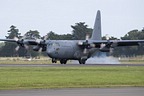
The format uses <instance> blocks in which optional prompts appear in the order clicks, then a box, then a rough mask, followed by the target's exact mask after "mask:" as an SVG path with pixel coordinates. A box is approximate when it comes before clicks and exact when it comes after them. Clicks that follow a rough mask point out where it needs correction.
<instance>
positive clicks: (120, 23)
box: [0, 0, 144, 38]
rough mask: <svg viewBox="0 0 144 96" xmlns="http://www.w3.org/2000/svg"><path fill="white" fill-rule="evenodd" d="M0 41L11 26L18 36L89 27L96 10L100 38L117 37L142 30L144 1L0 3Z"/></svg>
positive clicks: (8, 0) (19, 0) (29, 0)
mask: <svg viewBox="0 0 144 96" xmlns="http://www.w3.org/2000/svg"><path fill="white" fill-rule="evenodd" d="M0 2H1V3H0V13H1V14H0V38H5V36H6V35H7V31H8V30H9V27H10V26H11V25H15V26H16V27H17V28H18V29H19V31H20V33H22V35H23V34H24V33H26V32H27V31H29V30H38V31H39V32H40V35H46V33H48V32H49V31H54V32H55V33H57V34H67V33H71V31H72V28H71V27H70V26H71V25H75V23H78V22H86V24H87V25H88V26H89V27H90V28H93V24H94V20H95V16H96V12H97V10H101V16H102V35H106V34H109V36H114V37H118V38H119V37H121V36H124V35H125V34H126V33H127V32H129V31H131V30H133V29H138V30H141V29H142V28H143V27H144V0H0Z"/></svg>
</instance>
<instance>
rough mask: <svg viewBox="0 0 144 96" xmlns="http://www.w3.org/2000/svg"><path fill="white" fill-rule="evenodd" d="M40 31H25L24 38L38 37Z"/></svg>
mask: <svg viewBox="0 0 144 96" xmlns="http://www.w3.org/2000/svg"><path fill="white" fill-rule="evenodd" d="M40 38H41V36H40V33H39V32H38V31H37V30H34V31H32V30H29V31H28V32H26V34H25V39H40Z"/></svg>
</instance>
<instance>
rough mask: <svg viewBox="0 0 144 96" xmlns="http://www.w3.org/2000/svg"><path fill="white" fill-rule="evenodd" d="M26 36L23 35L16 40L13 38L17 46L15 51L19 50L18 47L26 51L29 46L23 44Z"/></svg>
mask: <svg viewBox="0 0 144 96" xmlns="http://www.w3.org/2000/svg"><path fill="white" fill-rule="evenodd" d="M25 38H26V36H25V35H24V36H23V37H22V38H21V39H18V38H17V37H14V40H15V41H16V42H17V44H18V46H17V47H16V48H15V50H16V51H18V50H19V49H20V47H24V48H25V49H26V50H28V49H29V46H28V45H27V44H24V39H25Z"/></svg>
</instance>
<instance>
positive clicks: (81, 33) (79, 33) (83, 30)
mask: <svg viewBox="0 0 144 96" xmlns="http://www.w3.org/2000/svg"><path fill="white" fill-rule="evenodd" d="M71 27H72V29H73V30H72V35H73V39H74V40H85V38H86V35H87V34H88V35H90V36H91V34H92V29H91V28H88V25H86V24H85V22H79V23H76V24H75V25H74V26H73V25H71Z"/></svg>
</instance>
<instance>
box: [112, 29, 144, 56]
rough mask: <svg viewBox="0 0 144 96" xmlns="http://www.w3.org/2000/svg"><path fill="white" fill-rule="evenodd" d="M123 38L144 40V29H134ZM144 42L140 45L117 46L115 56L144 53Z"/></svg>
mask: <svg viewBox="0 0 144 96" xmlns="http://www.w3.org/2000/svg"><path fill="white" fill-rule="evenodd" d="M121 39H122V40H144V31H138V30H132V31H130V32H128V33H127V34H126V35H125V36H124V37H121ZM143 50H144V44H141V45H140V46H125V47H117V48H115V52H114V56H121V55H122V56H136V55H143V54H144V51H143Z"/></svg>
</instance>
